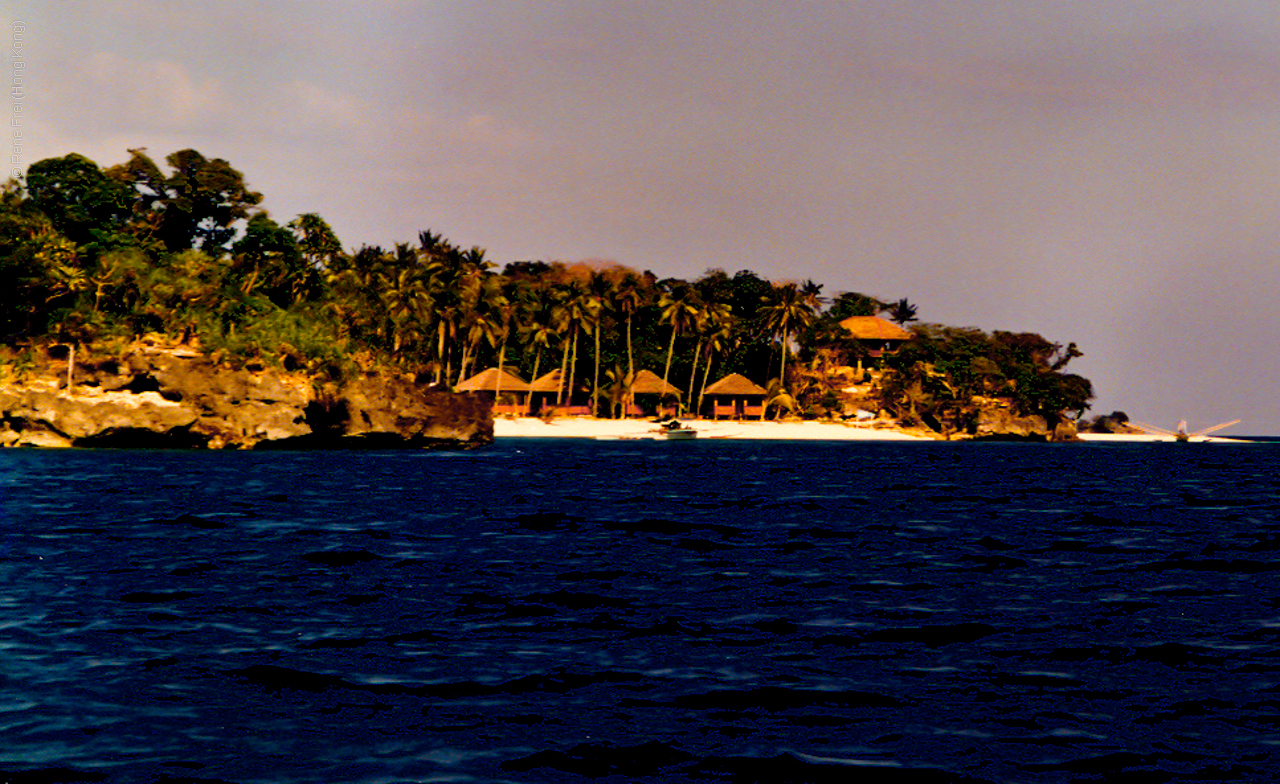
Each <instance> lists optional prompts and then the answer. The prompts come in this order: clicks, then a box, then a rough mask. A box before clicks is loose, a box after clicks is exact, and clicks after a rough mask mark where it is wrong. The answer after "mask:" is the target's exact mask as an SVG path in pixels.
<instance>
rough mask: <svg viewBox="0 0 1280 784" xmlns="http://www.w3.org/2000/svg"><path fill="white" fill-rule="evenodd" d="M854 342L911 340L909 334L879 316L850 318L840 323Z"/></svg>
mask: <svg viewBox="0 0 1280 784" xmlns="http://www.w3.org/2000/svg"><path fill="white" fill-rule="evenodd" d="M840 326H841V327H844V330H845V332H848V333H849V337H851V338H853V339H854V340H872V341H884V340H911V333H910V332H908V331H906V330H905V329H903V328H902V327H900V326H898V325H897V324H894V323H893V322H892V321H885V320H884V319H882V318H880V317H879V316H850V317H849V318H847V319H845V320H843V321H841V322H840Z"/></svg>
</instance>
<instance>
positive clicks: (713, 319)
mask: <svg viewBox="0 0 1280 784" xmlns="http://www.w3.org/2000/svg"><path fill="white" fill-rule="evenodd" d="M704 321H705V333H704V334H705V341H704V342H705V345H706V349H707V361H706V363H705V364H704V365H703V369H702V386H700V387H699V388H698V401H697V405H695V406H694V408H693V410H694V411H698V412H700V411H702V393H703V392H704V391H706V388H707V379H708V378H709V377H710V376H711V361H712V360H713V359H715V356H716V354H717V353H719V352H721V351H724V349H725V347H726V346H728V345H729V340H730V339H731V338H732V337H733V327H734V319H733V306H732V305H730V304H729V303H727V302H717V303H714V304H712V305H708V306H707V311H706V318H705V320H704ZM690 378H692V376H691V377H690ZM689 398H690V402H691V403H692V399H693V384H692V382H690V384H689Z"/></svg>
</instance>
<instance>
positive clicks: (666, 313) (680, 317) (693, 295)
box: [658, 282, 700, 389]
mask: <svg viewBox="0 0 1280 784" xmlns="http://www.w3.org/2000/svg"><path fill="white" fill-rule="evenodd" d="M658 307H659V308H660V309H661V311H662V316H661V321H662V323H664V324H667V325H670V327H671V342H670V344H669V345H668V346H667V364H666V366H665V367H664V368H663V369H662V388H663V389H666V387H667V380H668V379H669V378H670V377H671V357H672V356H673V355H674V354H675V350H676V336H677V335H679V334H681V333H683V332H685V331H687V330H688V329H689V328H690V327H692V326H693V325H694V324H696V323H697V317H698V313H699V311H700V303H699V301H698V294H697V292H696V291H694V289H693V287H691V286H689V285H688V284H687V283H684V282H680V283H676V284H674V285H672V286H671V287H670V288H669V289H668V290H667V291H665V292H663V294H662V296H660V297H659V298H658Z"/></svg>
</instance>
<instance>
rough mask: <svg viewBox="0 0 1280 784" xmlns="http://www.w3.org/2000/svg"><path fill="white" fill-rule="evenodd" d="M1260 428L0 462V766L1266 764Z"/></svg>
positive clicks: (1257, 769)
mask: <svg viewBox="0 0 1280 784" xmlns="http://www.w3.org/2000/svg"><path fill="white" fill-rule="evenodd" d="M1277 469H1280V443H1276V442H1255V443H1240V444H1194V443H1193V444H1174V443H1156V444H1152V443H1145V444H1134V443H1107V444H1098V443H1083V444H1025V443H1019V444H1015V443H977V442H967V443H938V442H920V443H914V442H908V443H901V442H848V441H844V442H815V441H803V442H799V441H796V442H787V441H775V442H760V441H689V442H683V443H675V442H672V443H668V442H659V441H590V440H556V439H510V440H503V439H500V440H499V441H498V442H497V443H495V444H493V445H491V446H488V447H484V448H480V449H475V450H469V451H400V452H318V451H317V452H214V451H115V450H103V451H89V450H5V451H3V452H0V782H10V783H12V784H22V783H25V782H41V783H47V782H264V783H265V782H272V783H273V784H275V783H281V782H283V783H286V784H291V783H294V782H326V783H332V782H352V783H353V784H354V783H357V782H358V783H360V784H388V783H393V782H571V783H572V782H632V781H636V782H672V781H675V782H683V781H693V782H721V781H732V782H756V781H758V782H836V781H839V782H846V781H850V782H899V781H904V782H1028V783H1038V782H1068V781H1070V782H1075V781H1107V782H1120V781H1123V782H1205V781H1233V782H1245V781H1274V780H1277V779H1280V473H1278V471H1277Z"/></svg>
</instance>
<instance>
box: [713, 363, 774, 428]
mask: <svg viewBox="0 0 1280 784" xmlns="http://www.w3.org/2000/svg"><path fill="white" fill-rule="evenodd" d="M768 394H769V393H768V392H767V391H766V390H765V388H764V387H762V386H760V385H759V384H757V383H756V382H754V381H752V380H751V379H749V378H747V377H746V376H744V375H742V374H740V373H730V374H729V375H727V376H725V377H724V378H722V379H720V380H719V381H717V382H716V383H714V384H712V385H711V386H709V387H707V388H706V390H705V391H704V392H703V393H702V395H703V397H704V398H705V399H707V400H709V401H710V406H711V418H712V419H720V418H722V417H727V418H729V419H745V418H748V417H754V418H759V417H760V416H761V415H762V414H763V413H764V399H765V397H767V396H768Z"/></svg>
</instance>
